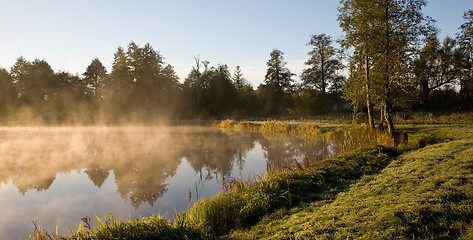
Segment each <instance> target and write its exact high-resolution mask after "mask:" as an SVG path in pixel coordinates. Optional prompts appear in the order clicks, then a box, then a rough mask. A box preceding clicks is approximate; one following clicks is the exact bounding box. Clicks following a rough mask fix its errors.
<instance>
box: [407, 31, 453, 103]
mask: <svg viewBox="0 0 473 240" xmlns="http://www.w3.org/2000/svg"><path fill="white" fill-rule="evenodd" d="M456 46H457V44H456V41H455V40H454V39H452V38H450V37H448V36H447V37H446V38H445V40H444V41H443V43H442V44H440V42H439V40H438V39H437V36H436V35H432V36H430V37H428V39H427V42H426V44H425V45H424V47H423V48H422V50H421V51H420V54H419V56H418V57H417V58H416V59H415V60H414V61H413V65H414V66H413V67H414V74H415V76H416V78H417V80H418V82H419V89H420V91H421V96H422V97H423V98H424V99H425V98H427V97H428V96H429V94H430V92H431V91H433V90H435V89H438V88H440V87H442V86H445V85H449V84H453V83H454V81H455V80H456V79H457V77H458V72H459V71H458V69H459V68H458V67H457V66H456V65H457V63H456V62H457V58H458V57H457V55H458V51H457V49H456Z"/></svg>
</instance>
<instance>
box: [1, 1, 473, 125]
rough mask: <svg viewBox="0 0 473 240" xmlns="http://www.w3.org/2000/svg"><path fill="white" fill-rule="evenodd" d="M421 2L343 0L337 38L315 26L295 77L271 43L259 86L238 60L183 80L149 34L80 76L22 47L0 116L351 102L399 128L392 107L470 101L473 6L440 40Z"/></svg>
mask: <svg viewBox="0 0 473 240" xmlns="http://www.w3.org/2000/svg"><path fill="white" fill-rule="evenodd" d="M425 5H426V2H425V1H424V0H384V1H370V0H343V1H341V3H340V7H339V16H338V21H339V23H340V27H341V28H342V30H343V32H344V36H342V38H341V39H340V41H339V45H340V48H337V47H334V46H333V45H334V41H333V40H332V37H331V36H328V35H326V34H319V35H314V36H312V37H311V39H310V41H309V42H308V45H310V46H311V47H312V50H311V51H310V52H308V60H307V61H306V62H305V64H306V66H307V68H306V69H304V70H303V71H302V73H301V74H300V80H301V81H298V82H296V81H295V80H294V76H295V74H294V73H292V72H291V71H290V70H289V69H288V68H287V67H286V65H287V62H286V61H285V60H284V56H283V55H284V53H283V52H282V51H280V50H278V49H274V50H273V51H272V52H271V53H270V56H269V60H268V61H267V63H266V65H267V71H266V75H265V76H264V82H263V83H262V84H260V85H259V86H257V88H254V87H253V86H251V85H250V84H249V83H248V82H247V80H246V79H245V78H244V76H243V70H242V69H241V68H240V67H239V66H237V67H236V68H235V69H234V70H233V71H232V70H230V69H229V67H228V66H227V65H225V64H218V65H212V64H211V63H210V62H208V61H202V60H200V59H199V58H196V59H195V63H196V64H195V66H194V67H193V68H192V69H191V70H190V72H189V73H188V75H187V77H186V78H185V79H184V80H183V81H182V82H180V81H179V78H178V76H177V75H176V73H175V71H174V69H173V67H172V66H171V65H170V64H168V63H166V62H165V61H164V57H163V56H162V55H161V54H160V53H159V52H158V51H156V50H154V49H153V48H152V46H151V45H150V44H149V43H148V44H145V45H144V46H139V45H137V44H136V43H134V42H131V43H130V44H129V45H128V46H127V48H126V49H125V48H123V47H119V48H118V49H117V51H116V52H115V54H114V61H113V65H112V69H111V71H110V72H108V71H107V69H106V68H105V67H104V66H103V64H102V63H101V62H100V60H99V59H94V60H92V62H91V63H90V65H89V66H88V67H87V69H86V70H85V72H84V73H83V74H82V75H81V76H78V75H72V74H70V73H68V72H65V71H59V72H55V71H53V70H52V68H51V66H50V65H49V64H48V63H47V62H46V61H45V60H39V59H35V60H33V61H32V62H31V61H28V60H26V59H24V58H23V57H19V58H18V59H17V61H16V63H15V64H14V65H13V66H12V67H11V69H10V71H8V70H6V69H0V91H1V92H0V118H1V119H3V121H4V122H7V123H15V122H31V121H33V120H34V121H39V122H42V123H86V124H94V123H112V124H119V123H128V122H131V121H132V122H137V123H154V122H157V121H165V120H170V119H195V118H223V117H233V118H252V117H274V116H310V115H316V114H326V113H333V112H339V111H347V110H349V109H350V108H351V109H353V110H354V111H355V113H357V114H355V116H364V115H366V116H368V117H367V119H368V123H369V126H370V127H371V128H374V126H375V123H376V122H377V121H375V116H379V117H380V118H379V119H380V121H379V124H380V125H384V126H387V127H388V129H389V131H390V132H391V133H393V132H394V125H393V122H392V114H393V112H395V111H398V110H402V109H413V108H414V109H421V110H426V111H445V110H446V111H468V110H471V109H472V108H473V83H472V82H473V40H472V39H473V11H472V10H469V11H467V12H465V14H464V15H463V19H464V21H465V22H464V24H462V25H461V26H460V27H459V30H460V31H459V33H458V34H457V35H456V36H455V38H452V37H446V38H445V39H444V40H443V41H440V40H439V39H438V37H437V35H438V29H437V28H436V27H435V26H434V20H433V19H431V18H429V17H426V16H423V14H422V7H423V6H425ZM232 72H233V73H232ZM350 104H351V106H350ZM365 112H367V114H365Z"/></svg>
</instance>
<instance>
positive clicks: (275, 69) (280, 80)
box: [264, 49, 295, 91]
mask: <svg viewBox="0 0 473 240" xmlns="http://www.w3.org/2000/svg"><path fill="white" fill-rule="evenodd" d="M283 55H284V53H283V52H282V51H281V50H278V49H273V51H272V52H271V54H270V59H269V60H268V61H267V62H266V66H268V69H267V70H266V76H265V77H264V79H265V83H266V84H267V85H274V86H276V87H277V88H279V89H280V90H283V91H287V90H289V89H290V87H291V85H292V82H293V80H292V76H294V75H295V74H293V73H291V71H289V69H288V68H286V67H285V66H286V64H287V63H286V62H285V61H284V56H283Z"/></svg>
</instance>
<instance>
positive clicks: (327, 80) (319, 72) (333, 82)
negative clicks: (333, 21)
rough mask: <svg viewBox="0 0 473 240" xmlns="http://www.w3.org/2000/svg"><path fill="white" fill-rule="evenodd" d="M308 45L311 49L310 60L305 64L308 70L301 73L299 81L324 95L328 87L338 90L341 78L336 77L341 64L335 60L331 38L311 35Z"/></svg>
mask: <svg viewBox="0 0 473 240" xmlns="http://www.w3.org/2000/svg"><path fill="white" fill-rule="evenodd" d="M308 45H311V46H313V49H312V50H311V51H310V52H309V53H308V54H309V56H310V58H309V60H307V61H306V62H305V64H306V65H308V66H309V68H306V69H304V70H303V71H302V75H301V80H302V81H303V83H304V84H305V85H307V86H311V87H315V88H316V89H317V90H319V91H321V92H322V94H325V93H326V92H327V90H328V88H329V86H335V89H339V86H340V85H341V84H340V83H339V81H340V80H342V79H343V77H342V76H339V75H337V74H338V70H340V69H342V63H341V61H340V60H339V59H337V58H335V54H336V49H335V48H334V47H333V46H332V38H331V37H330V36H328V35H326V34H319V35H313V36H312V38H311V39H310V41H309V43H308Z"/></svg>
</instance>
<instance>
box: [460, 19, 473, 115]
mask: <svg viewBox="0 0 473 240" xmlns="http://www.w3.org/2000/svg"><path fill="white" fill-rule="evenodd" d="M463 20H464V21H465V22H464V23H463V24H462V25H461V26H460V33H459V34H458V35H457V40H458V44H459V45H460V50H461V53H462V56H463V57H462V60H461V61H460V63H461V66H462V67H461V69H462V70H461V77H460V85H461V90H460V93H461V95H462V97H463V101H464V102H465V103H470V104H469V105H470V106H469V107H473V104H472V103H471V102H473V10H468V11H467V12H465V13H464V14H463Z"/></svg>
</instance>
